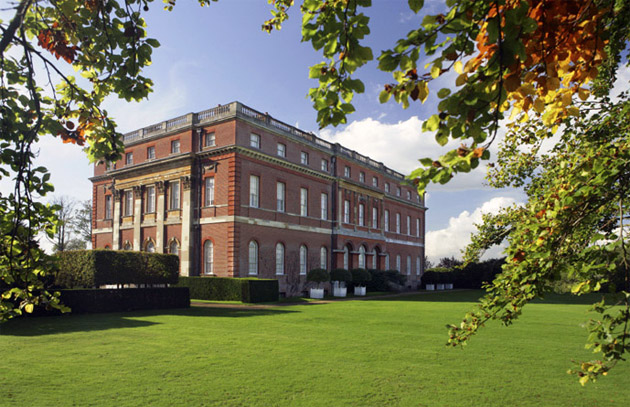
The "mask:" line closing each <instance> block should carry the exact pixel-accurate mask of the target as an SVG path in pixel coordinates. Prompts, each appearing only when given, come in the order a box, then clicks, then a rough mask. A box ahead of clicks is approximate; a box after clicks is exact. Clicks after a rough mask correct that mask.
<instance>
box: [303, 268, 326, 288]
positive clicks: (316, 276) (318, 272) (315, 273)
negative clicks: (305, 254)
mask: <svg viewBox="0 0 630 407" xmlns="http://www.w3.org/2000/svg"><path fill="white" fill-rule="evenodd" d="M306 281H312V282H313V283H317V285H319V284H321V283H325V282H327V281H330V273H329V272H328V270H324V269H313V270H310V271H309V272H308V274H307V275H306Z"/></svg>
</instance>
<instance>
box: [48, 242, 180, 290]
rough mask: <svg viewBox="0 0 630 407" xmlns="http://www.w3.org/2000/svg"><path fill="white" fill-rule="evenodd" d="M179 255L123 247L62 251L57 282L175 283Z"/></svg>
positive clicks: (80, 284)
mask: <svg viewBox="0 0 630 407" xmlns="http://www.w3.org/2000/svg"><path fill="white" fill-rule="evenodd" d="M178 276H179V258H178V257H177V256H176V255H174V254H161V253H147V252H133V251H122V250H73V251H66V252H62V253H61V255H60V261H59V271H58V272H57V274H56V276H55V282H54V285H55V286H56V287H62V288H92V287H99V286H102V285H106V284H175V283H177V278H178Z"/></svg>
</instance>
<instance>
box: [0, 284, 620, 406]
mask: <svg viewBox="0 0 630 407" xmlns="http://www.w3.org/2000/svg"><path fill="white" fill-rule="evenodd" d="M478 295H479V292H452V293H439V294H437V293H436V294H424V295H422V294H420V295H414V296H410V297H400V298H394V299H391V298H380V299H374V300H370V301H343V302H337V303H330V304H317V305H308V304H304V305H291V306H284V307H275V308H270V309H251V308H249V309H248V308H243V309H225V308H221V309H218V308H214V309H213V308H191V309H186V310H172V311H165V312H164V311H159V312H158V311H156V312H134V313H127V314H118V313H117V314H101V315H89V316H63V317H47V318H29V319H20V320H13V321H10V322H9V323H7V324H4V325H1V326H0V333H1V336H0V355H1V356H0V405H2V406H5V405H10V406H12V405H15V406H37V407H41V406H75V405H76V406H89V405H99V406H100V405H110V406H160V405H164V406H276V405H278V406H302V405H304V406H307V405H308V406H346V405H351V406H397V405H400V406H589V407H591V406H627V405H628V404H629V403H630V363H626V364H621V365H619V366H617V368H615V369H614V370H613V371H612V372H611V374H610V375H609V376H608V377H606V378H604V379H602V380H600V381H598V382H597V383H595V384H594V385H588V386H586V387H584V388H583V387H581V386H580V385H579V384H578V383H577V381H576V379H575V377H573V376H569V375H568V374H566V370H567V369H568V368H569V367H570V366H571V362H570V361H571V359H572V358H574V357H578V358H590V354H589V353H588V352H587V351H585V350H584V349H583V345H584V341H585V337H586V331H585V330H584V329H583V328H581V327H580V326H579V325H580V323H581V322H583V321H584V320H585V318H586V316H587V313H586V310H587V306H585V305H583V304H579V303H578V304H576V303H569V304H567V303H563V302H564V301H563V297H558V296H555V297H551V298H549V299H548V300H547V301H544V302H541V303H536V304H532V305H529V306H528V307H527V308H526V310H525V313H524V315H523V317H522V319H521V320H520V321H519V322H518V323H517V324H516V325H514V326H512V327H509V328H505V327H501V326H498V325H496V324H495V325H492V326H489V327H488V328H486V329H484V330H483V331H482V332H481V334H480V335H478V336H477V337H476V338H474V340H473V341H472V342H471V343H470V345H469V346H467V347H466V348H465V349H464V350H461V349H449V348H446V347H445V346H444V343H445V339H446V336H445V335H446V329H445V328H444V325H445V324H447V323H452V322H456V321H458V320H459V319H460V318H461V317H462V315H463V313H464V312H465V311H466V310H467V309H468V308H469V307H470V306H471V302H472V301H474V300H475V299H476V298H477V296H478Z"/></svg>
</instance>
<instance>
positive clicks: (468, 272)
mask: <svg viewBox="0 0 630 407" xmlns="http://www.w3.org/2000/svg"><path fill="white" fill-rule="evenodd" d="M503 263H504V259H490V260H486V261H482V262H479V263H471V264H469V265H467V266H466V267H464V268H463V269H449V268H445V267H436V268H432V269H429V270H427V271H425V272H424V274H423V275H422V286H424V287H426V285H427V284H446V283H453V285H454V287H455V288H473V289H479V288H481V286H482V285H483V284H484V283H486V282H491V281H492V280H494V278H495V277H496V275H497V274H499V273H500V272H501V267H502V266H503Z"/></svg>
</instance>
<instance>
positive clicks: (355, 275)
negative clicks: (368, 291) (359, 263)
mask: <svg viewBox="0 0 630 407" xmlns="http://www.w3.org/2000/svg"><path fill="white" fill-rule="evenodd" d="M350 272H351V273H352V282H353V283H354V285H355V286H358V287H361V286H364V285H365V283H367V282H368V281H370V280H371V279H372V275H371V274H370V272H369V271H367V270H366V269H352V270H350Z"/></svg>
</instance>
